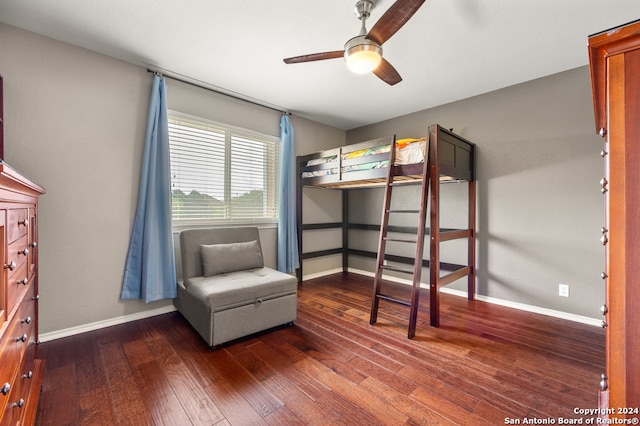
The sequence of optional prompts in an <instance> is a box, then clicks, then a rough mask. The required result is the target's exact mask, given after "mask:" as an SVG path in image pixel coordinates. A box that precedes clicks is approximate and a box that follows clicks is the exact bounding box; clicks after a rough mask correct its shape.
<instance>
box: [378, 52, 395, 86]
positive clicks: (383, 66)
mask: <svg viewBox="0 0 640 426" xmlns="http://www.w3.org/2000/svg"><path fill="white" fill-rule="evenodd" d="M373 73H374V74H375V75H377V76H378V77H379V78H380V79H381V80H382V81H384V82H385V83H387V84H388V85H390V86H393V85H394V84H397V83H400V82H401V81H402V77H400V74H398V71H396V69H395V68H394V67H393V65H391V64H390V63H389V61H387V60H386V59H384V58H382V62H380V65H378V67H377V68H376V69H374V70H373Z"/></svg>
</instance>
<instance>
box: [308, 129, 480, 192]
mask: <svg viewBox="0 0 640 426" xmlns="http://www.w3.org/2000/svg"><path fill="white" fill-rule="evenodd" d="M393 140H394V138H393V137H386V138H380V139H374V140H371V141H367V142H361V143H358V144H353V145H346V146H343V147H339V148H334V149H330V150H326V151H320V152H316V153H312V154H309V155H305V156H300V157H298V167H299V173H298V178H299V179H300V183H301V185H302V186H318V187H325V188H347V187H356V186H369V185H372V186H374V185H383V184H384V182H385V179H386V176H387V174H388V172H387V168H388V167H389V154H390V151H391V146H392V144H393ZM437 140H438V147H437V151H438V155H437V157H438V164H439V166H440V171H441V173H440V180H441V181H449V180H456V181H465V180H471V179H473V161H472V159H473V155H472V146H471V145H472V144H471V143H469V142H468V141H466V140H464V139H462V138H460V137H459V136H457V135H455V134H453V133H451V132H449V131H447V130H445V129H443V128H441V127H439V126H438V137H437ZM428 151H429V141H428V138H420V139H415V138H410V139H399V140H396V161H395V164H394V166H396V167H399V168H400V170H399V172H396V180H399V181H406V182H411V181H417V180H420V179H421V177H422V173H423V170H424V168H423V166H424V164H423V163H424V161H425V158H426V157H427V155H428V154H429V152H428Z"/></svg>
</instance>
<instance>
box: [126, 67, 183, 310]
mask: <svg viewBox="0 0 640 426" xmlns="http://www.w3.org/2000/svg"><path fill="white" fill-rule="evenodd" d="M170 173H171V171H170V168H169V128H168V122H167V85H166V82H165V80H164V77H161V76H158V75H156V76H155V77H154V79H153V89H152V92H151V102H150V105H149V120H148V122H147V136H146V139H145V145H144V157H143V160H142V175H141V177H140V192H139V193H138V205H137V207H136V216H135V219H134V222H133V230H132V231H131V241H130V242H129V252H128V253H127V261H126V266H125V270H124V281H123V284H122V293H121V295H120V298H121V299H144V300H145V302H147V303H149V302H153V301H155V300H160V299H173V298H174V297H176V291H177V289H176V262H175V255H174V251H173V234H172V228H171V176H170Z"/></svg>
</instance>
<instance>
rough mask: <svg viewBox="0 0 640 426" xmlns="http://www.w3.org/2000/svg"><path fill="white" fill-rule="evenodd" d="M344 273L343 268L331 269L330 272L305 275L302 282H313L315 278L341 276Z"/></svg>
mask: <svg viewBox="0 0 640 426" xmlns="http://www.w3.org/2000/svg"><path fill="white" fill-rule="evenodd" d="M341 272H342V268H335V269H329V270H328V271H322V272H316V273H315V274H309V275H304V276H303V277H302V281H306V280H312V279H314V278H320V277H324V276H327V275H333V274H339V273H341Z"/></svg>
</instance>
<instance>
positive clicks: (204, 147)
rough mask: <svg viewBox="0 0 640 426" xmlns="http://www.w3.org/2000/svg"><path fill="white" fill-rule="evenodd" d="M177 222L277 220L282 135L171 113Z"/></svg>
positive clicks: (174, 212)
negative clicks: (280, 137) (254, 131)
mask: <svg viewBox="0 0 640 426" xmlns="http://www.w3.org/2000/svg"><path fill="white" fill-rule="evenodd" d="M169 147H170V155H171V191H172V197H171V199H172V215H173V220H174V224H177V225H187V224H198V223H212V222H214V223H215V222H220V223H229V222H234V223H235V222H240V223H252V222H275V221H276V220H277V218H278V194H277V182H278V170H279V167H278V163H279V153H278V149H279V140H278V138H276V137H274V136H269V135H261V134H257V133H252V132H250V131H246V130H240V129H235V128H231V127H229V126H224V125H219V124H215V123H211V122H208V121H206V120H204V119H198V118H195V117H189V116H184V115H179V114H177V113H173V112H171V113H170V114H169Z"/></svg>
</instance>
